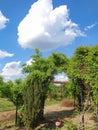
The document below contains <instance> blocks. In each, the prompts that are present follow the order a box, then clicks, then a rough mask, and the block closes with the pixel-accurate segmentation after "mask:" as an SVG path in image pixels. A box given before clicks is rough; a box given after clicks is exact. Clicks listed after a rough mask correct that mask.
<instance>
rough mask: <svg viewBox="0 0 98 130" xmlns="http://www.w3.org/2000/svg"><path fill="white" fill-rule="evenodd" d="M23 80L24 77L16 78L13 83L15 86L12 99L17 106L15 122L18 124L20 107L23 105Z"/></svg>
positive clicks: (12, 89)
mask: <svg viewBox="0 0 98 130" xmlns="http://www.w3.org/2000/svg"><path fill="white" fill-rule="evenodd" d="M23 90H24V86H23V80H22V79H16V80H15V81H14V83H13V86H12V87H11V96H10V100H11V101H12V102H13V103H14V105H15V106H16V119H15V124H16V125H17V123H18V122H17V119H18V109H19V107H20V106H22V105H23Z"/></svg>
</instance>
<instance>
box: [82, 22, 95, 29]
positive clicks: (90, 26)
mask: <svg viewBox="0 0 98 130" xmlns="http://www.w3.org/2000/svg"><path fill="white" fill-rule="evenodd" d="M95 26H96V23H94V24H91V25H89V26H86V27H85V28H84V30H85V31H87V30H89V29H92V28H94V27H95Z"/></svg>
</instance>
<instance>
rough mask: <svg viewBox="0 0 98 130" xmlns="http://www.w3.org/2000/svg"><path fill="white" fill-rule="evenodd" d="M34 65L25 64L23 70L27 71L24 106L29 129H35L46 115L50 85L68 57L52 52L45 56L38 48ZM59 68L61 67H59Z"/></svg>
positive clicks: (34, 57) (33, 59)
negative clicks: (45, 108)
mask: <svg viewBox="0 0 98 130" xmlns="http://www.w3.org/2000/svg"><path fill="white" fill-rule="evenodd" d="M32 61H33V62H32V65H28V66H27V65H26V64H25V65H24V66H23V72H25V73H27V74H28V76H27V79H26V85H25V92H24V106H25V120H26V125H27V127H28V129H29V130H30V129H34V127H35V126H36V125H37V124H38V122H39V121H40V120H41V119H43V117H44V115H43V114H44V103H45V99H46V96H47V90H48V86H49V84H50V82H51V80H53V76H54V74H55V73H57V71H58V70H60V71H61V69H62V70H63V69H64V68H63V67H62V68H61V67H60V66H61V65H62V66H63V64H65V62H66V61H67V58H66V56H65V55H62V54H58V53H55V54H52V55H51V56H50V57H48V58H43V57H42V56H41V53H40V52H39V50H38V49H36V50H35V55H33V56H32ZM58 68H59V69H58Z"/></svg>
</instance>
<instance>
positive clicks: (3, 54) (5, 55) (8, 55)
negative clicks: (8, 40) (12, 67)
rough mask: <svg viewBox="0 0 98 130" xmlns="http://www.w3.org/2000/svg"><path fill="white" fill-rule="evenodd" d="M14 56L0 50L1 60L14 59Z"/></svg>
mask: <svg viewBox="0 0 98 130" xmlns="http://www.w3.org/2000/svg"><path fill="white" fill-rule="evenodd" d="M13 55H14V54H11V53H8V52H7V51H2V50H0V59H2V58H5V57H12V56H13Z"/></svg>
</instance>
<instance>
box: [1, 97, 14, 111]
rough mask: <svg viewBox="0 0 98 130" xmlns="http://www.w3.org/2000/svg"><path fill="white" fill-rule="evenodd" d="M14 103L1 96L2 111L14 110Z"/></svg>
mask: <svg viewBox="0 0 98 130" xmlns="http://www.w3.org/2000/svg"><path fill="white" fill-rule="evenodd" d="M14 109H15V106H14V104H13V103H12V102H11V101H9V100H8V99H6V98H0V112H3V111H10V110H14Z"/></svg>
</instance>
